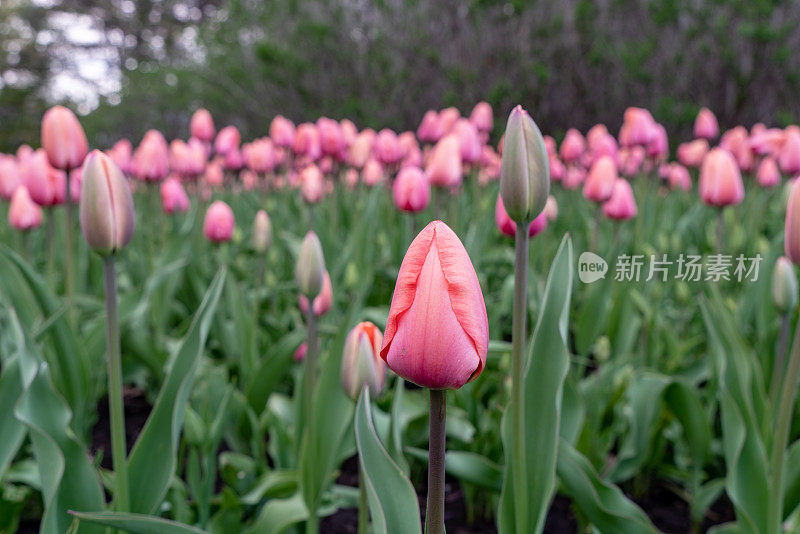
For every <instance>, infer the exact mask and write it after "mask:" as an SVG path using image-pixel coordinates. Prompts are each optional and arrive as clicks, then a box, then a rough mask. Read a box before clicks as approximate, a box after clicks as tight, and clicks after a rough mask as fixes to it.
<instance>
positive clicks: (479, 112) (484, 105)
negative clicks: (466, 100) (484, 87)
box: [469, 102, 494, 133]
mask: <svg viewBox="0 0 800 534" xmlns="http://www.w3.org/2000/svg"><path fill="white" fill-rule="evenodd" d="M469 120H470V122H471V123H472V124H473V125H475V128H477V129H478V131H479V132H486V133H488V132H491V131H492V127H493V126H494V113H493V112H492V106H491V105H490V104H489V103H488V102H478V103H477V104H475V107H474V108H472V113H471V114H470V116H469Z"/></svg>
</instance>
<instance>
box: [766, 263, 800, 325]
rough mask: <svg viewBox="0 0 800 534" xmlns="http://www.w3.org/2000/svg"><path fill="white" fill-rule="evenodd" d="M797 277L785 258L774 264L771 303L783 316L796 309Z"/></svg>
mask: <svg viewBox="0 0 800 534" xmlns="http://www.w3.org/2000/svg"><path fill="white" fill-rule="evenodd" d="M797 291H798V287H797V275H796V274H795V272H794V266H793V265H792V263H791V262H790V261H789V258H787V257H786V256H781V257H780V258H778V261H776V262H775V269H774V270H773V271H772V302H773V303H774V304H775V307H776V308H777V309H778V311H779V312H780V313H781V314H782V315H785V314H787V313H790V312H791V311H792V310H794V309H795V308H796V307H797V298H798V296H797Z"/></svg>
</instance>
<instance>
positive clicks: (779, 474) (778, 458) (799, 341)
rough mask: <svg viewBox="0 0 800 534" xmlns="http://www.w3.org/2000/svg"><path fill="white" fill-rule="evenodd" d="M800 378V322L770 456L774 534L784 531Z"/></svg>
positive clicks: (770, 517)
mask: <svg viewBox="0 0 800 534" xmlns="http://www.w3.org/2000/svg"><path fill="white" fill-rule="evenodd" d="M799 377H800V323H798V325H797V327H795V331H794V342H793V343H792V353H791V356H790V357H789V367H788V369H787V371H786V375H785V381H784V383H783V390H782V392H781V402H780V405H779V408H778V418H777V420H776V422H775V440H774V441H773V442H772V456H771V457H770V475H771V488H770V490H771V491H770V498H769V516H768V517H769V521H770V530H769V532H770V533H771V534H779V533H780V532H781V522H782V519H783V459H784V453H785V452H786V446H787V445H788V441H789V430H790V429H791V425H792V412H793V411H794V400H795V396H796V394H797V382H798V378H799Z"/></svg>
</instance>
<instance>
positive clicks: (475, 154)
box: [453, 119, 481, 165]
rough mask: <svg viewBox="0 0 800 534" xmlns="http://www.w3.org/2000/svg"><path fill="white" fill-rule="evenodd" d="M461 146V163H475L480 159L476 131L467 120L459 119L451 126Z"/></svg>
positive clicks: (479, 144) (479, 145)
mask: <svg viewBox="0 0 800 534" xmlns="http://www.w3.org/2000/svg"><path fill="white" fill-rule="evenodd" d="M453 133H454V134H455V135H457V136H458V143H459V145H460V146H461V161H463V162H464V163H466V164H467V165H473V164H475V163H477V162H478V161H479V160H480V158H481V139H480V136H479V134H478V129H477V128H476V127H475V125H474V124H472V122H470V121H468V120H467V119H459V120H458V121H456V123H455V125H454V126H453Z"/></svg>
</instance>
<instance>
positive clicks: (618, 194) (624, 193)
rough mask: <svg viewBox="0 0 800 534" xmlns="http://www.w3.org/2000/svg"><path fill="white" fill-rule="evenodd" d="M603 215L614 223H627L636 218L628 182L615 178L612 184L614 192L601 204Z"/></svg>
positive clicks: (634, 200)
mask: <svg viewBox="0 0 800 534" xmlns="http://www.w3.org/2000/svg"><path fill="white" fill-rule="evenodd" d="M603 214H604V215H605V216H606V217H608V218H609V219H613V220H615V221H627V220H628V219H633V218H634V217H636V199H635V198H634V197H633V189H631V184H630V183H629V182H628V180H625V179H624V178H617V180H616V181H615V182H614V191H613V193H612V194H611V198H609V199H608V200H607V201H606V202H605V203H604V204H603Z"/></svg>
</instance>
